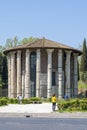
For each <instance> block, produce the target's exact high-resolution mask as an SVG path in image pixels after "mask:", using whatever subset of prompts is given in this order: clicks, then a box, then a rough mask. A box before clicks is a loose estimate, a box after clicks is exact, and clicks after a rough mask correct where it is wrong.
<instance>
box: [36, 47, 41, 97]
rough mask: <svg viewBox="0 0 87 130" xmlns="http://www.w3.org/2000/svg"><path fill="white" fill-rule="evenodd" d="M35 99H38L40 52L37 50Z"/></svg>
mask: <svg viewBox="0 0 87 130" xmlns="http://www.w3.org/2000/svg"><path fill="white" fill-rule="evenodd" d="M36 97H40V50H39V49H38V50H37V59H36Z"/></svg>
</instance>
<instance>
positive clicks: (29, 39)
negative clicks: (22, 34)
mask: <svg viewBox="0 0 87 130" xmlns="http://www.w3.org/2000/svg"><path fill="white" fill-rule="evenodd" d="M37 39H38V38H33V37H29V38H23V39H22V40H21V42H20V44H26V43H30V42H34V41H36V40H37Z"/></svg>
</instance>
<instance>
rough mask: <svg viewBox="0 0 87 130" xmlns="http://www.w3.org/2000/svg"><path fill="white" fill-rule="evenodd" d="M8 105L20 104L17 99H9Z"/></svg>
mask: <svg viewBox="0 0 87 130" xmlns="http://www.w3.org/2000/svg"><path fill="white" fill-rule="evenodd" d="M8 103H9V104H17V103H18V99H17V98H9V99H8Z"/></svg>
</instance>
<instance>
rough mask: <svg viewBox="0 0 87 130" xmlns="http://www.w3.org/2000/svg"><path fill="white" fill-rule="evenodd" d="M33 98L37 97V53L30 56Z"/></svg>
mask: <svg viewBox="0 0 87 130" xmlns="http://www.w3.org/2000/svg"><path fill="white" fill-rule="evenodd" d="M30 80H31V97H35V96H36V52H31V54H30Z"/></svg>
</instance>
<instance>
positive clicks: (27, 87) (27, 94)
mask: <svg viewBox="0 0 87 130" xmlns="http://www.w3.org/2000/svg"><path fill="white" fill-rule="evenodd" d="M25 70H26V71H25V98H29V97H30V52H29V50H28V49H27V50H26V65H25Z"/></svg>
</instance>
